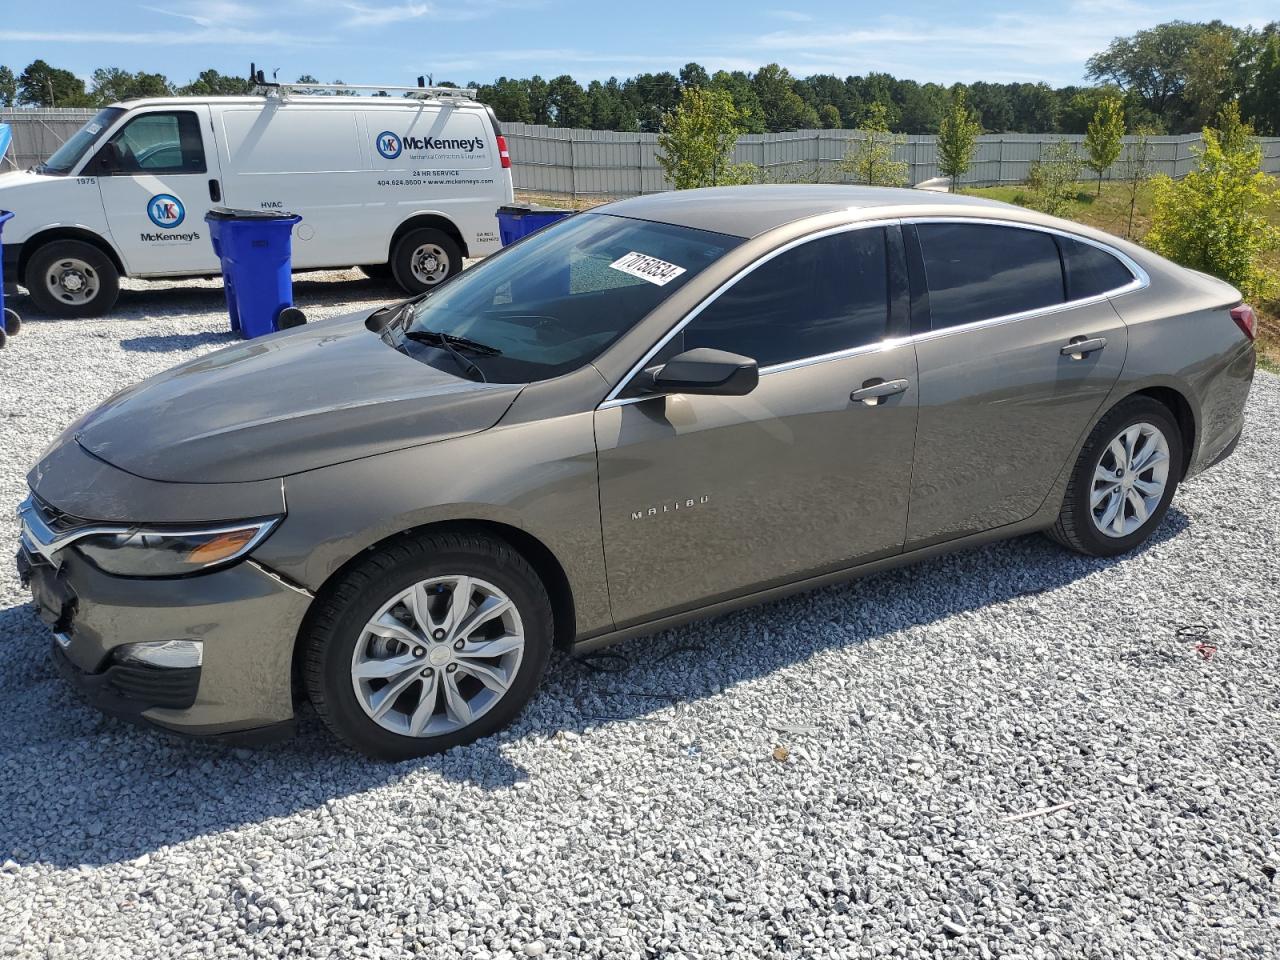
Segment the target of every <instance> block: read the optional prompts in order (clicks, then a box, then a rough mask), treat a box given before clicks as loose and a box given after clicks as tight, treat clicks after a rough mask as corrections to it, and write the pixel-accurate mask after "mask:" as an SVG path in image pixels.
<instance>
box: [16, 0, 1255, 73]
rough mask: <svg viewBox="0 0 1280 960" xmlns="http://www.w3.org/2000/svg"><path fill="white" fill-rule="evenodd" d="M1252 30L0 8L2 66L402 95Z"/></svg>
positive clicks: (904, 14)
mask: <svg viewBox="0 0 1280 960" xmlns="http://www.w3.org/2000/svg"><path fill="white" fill-rule="evenodd" d="M1214 18H1219V19H1222V20H1224V21H1226V22H1228V23H1232V24H1235V25H1237V26H1248V25H1252V26H1255V27H1257V26H1261V25H1263V24H1264V23H1265V22H1266V21H1267V20H1268V19H1273V18H1280V5H1278V4H1277V3H1276V0H1234V2H1230V0H1229V2H1219V0H1202V2H1198V3H1183V2H1178V0H1172V2H1163V3H1161V2H1154V3H1153V2H1146V0H1059V2H1054V3H1044V2H1038V3H1037V2H1029V0H1023V2H1008V0H966V2H959V3H958V2H955V0H950V2H939V0H895V2H892V3H875V4H871V3H858V2H849V0H844V2H840V0H819V2H809V3H802V2H799V0H793V2H788V0H774V2H761V0H735V2H719V0H717V2H705V0H701V2H700V0H683V2H676V0H644V2H634V0H632V2H621V3H619V2H617V0H452V2H434V0H251V2H246V0H145V2H140V0H44V2H40V3H33V2H30V0H0V63H4V64H7V65H9V66H10V67H12V68H13V69H14V70H15V71H19V70H21V69H22V67H24V66H25V65H26V64H27V63H29V62H30V61H31V60H33V59H36V58H37V57H39V58H43V59H45V60H47V61H49V62H50V63H52V64H53V65H55V66H59V67H65V68H67V69H70V70H72V71H74V72H75V73H77V74H79V75H80V76H83V77H85V78H88V76H89V75H90V74H91V73H92V71H93V69H94V68H95V67H99V66H117V67H122V68H124V69H127V70H147V71H158V72H160V73H163V74H165V75H166V76H168V77H169V78H170V79H171V80H175V81H177V82H179V83H184V82H186V81H188V80H190V79H191V78H192V77H193V76H194V75H195V74H196V73H197V72H199V70H201V69H205V68H207V67H214V68H216V69H218V70H220V71H221V72H223V73H234V74H244V73H246V72H247V70H248V64H249V61H251V60H252V61H255V62H256V63H257V64H258V66H259V67H261V68H264V69H265V70H266V72H267V74H268V75H270V74H271V73H272V71H273V70H275V69H276V68H278V69H279V77H280V79H281V80H296V79H297V77H298V76H299V75H300V74H304V73H307V74H312V75H313V76H315V77H317V78H318V79H319V80H321V81H324V82H330V81H333V80H337V79H341V80H344V81H346V82H348V83H369V84H386V85H396V86H408V85H412V84H413V83H414V82H415V79H416V78H417V76H418V75H419V74H433V75H434V78H435V80H436V81H440V80H452V81H454V82H457V83H467V82H469V81H480V82H486V81H490V80H493V79H494V78H495V77H498V76H501V75H506V76H513V77H527V76H531V75H533V74H535V73H537V74H541V75H542V76H543V77H545V78H551V77H554V76H557V75H559V74H562V73H568V74H570V75H572V76H573V77H575V78H576V79H578V80H580V81H582V82H583V83H585V82H587V81H589V80H594V79H600V80H604V79H607V78H608V77H610V76H617V77H619V78H623V77H627V76H630V75H633V74H636V73H644V72H650V71H659V70H670V71H672V72H677V71H678V70H679V69H680V67H681V66H683V65H684V64H685V63H688V62H689V61H691V60H695V61H697V62H698V63H701V64H702V65H703V66H705V67H706V68H707V69H708V70H710V71H712V72H714V71H715V70H718V69H721V68H723V69H728V70H734V69H741V70H754V69H755V68H756V67H758V66H760V65H761V64H765V63H770V62H777V63H781V64H782V65H783V66H785V67H787V68H789V69H790V70H791V72H792V73H793V74H795V75H797V76H805V75H808V74H812V73H834V74H837V75H839V76H845V75H848V74H866V73H868V72H870V71H884V72H888V73H892V74H894V75H895V76H898V77H902V78H909V79H913V80H918V81H920V82H927V81H934V82H938V83H944V84H950V83H953V82H956V81H966V82H967V81H973V80H990V81H993V82H1013V81H1017V82H1023V81H1030V82H1036V81H1041V80H1044V81H1047V82H1048V83H1050V84H1053V85H1055V86H1060V85H1065V84H1071V83H1080V82H1082V81H1084V79H1085V77H1084V75H1085V66H1084V64H1085V60H1086V59H1087V58H1088V57H1089V56H1090V55H1091V54H1093V53H1095V52H1097V51H1099V50H1102V49H1103V48H1105V47H1106V45H1107V44H1108V43H1109V42H1110V41H1111V39H1112V38H1113V37H1115V36H1117V35H1123V34H1129V33H1133V32H1134V31H1135V30H1139V29H1141V28H1144V27H1149V26H1153V25H1154V24H1157V23H1161V22H1164V21H1168V20H1173V19H1185V20H1210V19H1214Z"/></svg>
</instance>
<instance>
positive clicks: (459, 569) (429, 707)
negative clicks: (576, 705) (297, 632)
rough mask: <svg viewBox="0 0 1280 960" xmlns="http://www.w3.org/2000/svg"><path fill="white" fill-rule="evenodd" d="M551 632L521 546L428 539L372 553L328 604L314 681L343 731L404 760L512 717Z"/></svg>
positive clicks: (313, 632)
mask: <svg viewBox="0 0 1280 960" xmlns="http://www.w3.org/2000/svg"><path fill="white" fill-rule="evenodd" d="M551 636H552V622H551V603H550V601H549V600H548V598H547V593H546V590H545V588H544V587H543V585H542V582H541V580H540V579H539V578H538V576H537V574H536V573H535V572H534V571H533V568H532V567H530V566H529V564H528V563H527V562H526V561H525V559H524V558H523V557H522V556H520V555H519V554H518V553H516V552H515V551H514V550H513V549H511V547H510V546H508V545H507V544H505V543H503V542H501V541H498V540H491V539H488V538H485V537H476V536H458V535H443V536H424V537H419V538H414V539H411V540H405V541H403V542H401V543H398V544H395V545H393V546H390V547H387V548H384V549H382V550H380V551H378V552H376V553H374V554H372V555H371V556H370V557H369V558H367V559H366V560H363V561H362V562H361V563H360V564H359V565H358V566H356V567H355V568H353V569H352V570H351V571H350V572H348V573H347V574H346V575H344V576H343V578H342V580H341V581H340V582H339V583H338V584H337V586H335V587H334V588H333V589H332V590H331V591H329V592H328V594H327V595H326V596H325V598H324V599H323V600H322V601H320V606H319V607H318V609H317V612H316V614H315V616H314V617H313V618H312V623H311V629H310V631H309V636H308V637H307V638H306V640H305V642H306V648H305V661H304V677H305V680H306V684H307V691H308V693H309V694H310V697H311V701H312V703H313V704H314V705H315V707H316V710H317V711H318V712H319V714H320V716H321V717H323V718H324V721H325V723H326V724H328V725H329V727H330V729H331V730H333V732H334V733H335V734H337V735H338V736H339V737H340V738H341V739H343V740H345V741H346V742H347V743H349V744H350V745H351V746H353V747H355V748H356V749H357V750H359V751H361V752H362V753H366V754H369V755H370V756H374V757H378V758H380V759H384V760H403V759H406V758H408V757H417V756H423V755H425V754H430V753H437V752H439V751H441V750H447V749H449V748H450V747H454V746H458V745H460V744H464V743H470V742H471V741H472V740H475V739H478V738H480V737H484V736H488V735H489V734H491V733H494V732H495V731H497V730H499V729H501V728H502V727H504V726H506V725H507V724H508V723H510V722H511V720H512V719H514V718H515V716H516V715H517V714H519V712H520V710H521V709H522V708H523V707H524V705H525V703H526V702H528V700H529V698H530V697H531V696H532V695H533V691H534V690H535V689H536V687H537V684H538V680H539V678H540V677H541V676H542V671H543V668H544V667H545V665H546V661H547V657H548V656H549V654H550V652H551Z"/></svg>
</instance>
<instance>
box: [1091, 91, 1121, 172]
mask: <svg viewBox="0 0 1280 960" xmlns="http://www.w3.org/2000/svg"><path fill="white" fill-rule="evenodd" d="M1084 147H1085V149H1086V150H1087V151H1088V152H1089V159H1088V160H1086V161H1085V164H1086V165H1087V166H1088V167H1089V169H1090V170H1092V171H1093V172H1094V173H1096V174H1097V175H1098V189H1097V193H1098V195H1101V194H1102V175H1103V174H1104V173H1106V172H1107V171H1108V170H1109V169H1110V168H1111V165H1112V164H1113V163H1115V162H1116V161H1117V160H1118V159H1120V151H1121V150H1122V149H1123V148H1124V103H1123V102H1122V101H1121V100H1120V98H1119V97H1105V98H1103V100H1102V101H1101V102H1100V103H1099V104H1098V109H1097V110H1096V111H1094V114H1093V119H1092V120H1090V121H1089V132H1088V133H1086V134H1085V138H1084Z"/></svg>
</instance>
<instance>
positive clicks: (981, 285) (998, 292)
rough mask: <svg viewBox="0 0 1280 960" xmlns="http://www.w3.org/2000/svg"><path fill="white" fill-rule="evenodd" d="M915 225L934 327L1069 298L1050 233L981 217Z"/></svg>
mask: <svg viewBox="0 0 1280 960" xmlns="http://www.w3.org/2000/svg"><path fill="white" fill-rule="evenodd" d="M916 230H917V234H918V236H919V238H920V248H921V252H922V253H923V255H924V269H925V276H926V279H927V282H928V286H929V311H930V314H931V315H932V320H933V329H935V330H940V329H943V328H946V327H954V326H958V325H960V324H962V323H973V322H975V321H978V320H989V319H991V318H994V317H1004V316H1008V315H1010V314H1015V313H1026V312H1027V311H1030V310H1039V309H1041V308H1043V307H1049V306H1053V305H1054V304H1059V303H1063V302H1064V301H1065V299H1066V297H1065V293H1064V287H1063V281H1062V262H1061V260H1060V259H1059V257H1058V245H1057V244H1056V243H1055V242H1054V239H1053V235H1052V234H1050V233H1043V232H1041V231H1039V230H1022V229H1019V228H1018V227H1003V226H991V225H987V224H978V223H922V224H919V225H918V226H917V227H916Z"/></svg>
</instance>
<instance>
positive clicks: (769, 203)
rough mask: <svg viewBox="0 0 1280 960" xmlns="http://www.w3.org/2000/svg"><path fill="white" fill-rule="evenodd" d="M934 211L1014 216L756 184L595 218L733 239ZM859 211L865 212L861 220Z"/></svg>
mask: <svg viewBox="0 0 1280 960" xmlns="http://www.w3.org/2000/svg"><path fill="white" fill-rule="evenodd" d="M926 207H928V208H932V209H930V210H929V211H928V212H929V213H931V214H932V213H936V212H938V209H937V208H946V209H945V211H944V212H945V213H948V214H953V215H956V216H959V215H960V214H962V213H967V214H969V215H971V216H972V215H976V216H982V215H983V214H984V213H991V212H993V211H996V210H999V211H1004V212H1006V213H1007V212H1008V211H1011V210H1019V211H1021V212H1022V213H1024V214H1025V213H1026V211H1025V210H1022V208H1020V207H1013V206H1011V205H1010V204H1007V203H1001V202H999V201H998V200H988V199H986V198H984V197H969V196H963V195H960V196H957V195H953V194H949V193H937V192H935V191H932V190H911V189H906V188H903V187H866V186H854V185H851V184H826V183H823V184H807V183H806V184H800V183H794V184H793V183H779V184H757V185H752V186H743V187H704V188H701V189H697V190H674V191H671V192H669V193H654V194H649V195H647V196H642V197H632V198H630V199H627V200H619V201H617V202H615V203H610V204H606V205H604V206H600V207H596V208H595V210H596V212H599V213H611V214H615V215H617V216H620V217H634V218H635V219H637V220H654V221H657V222H659V223H672V224H676V225H677V226H682V227H693V228H695V229H698V230H710V231H712V232H714V233H727V234H730V235H732V236H737V237H755V236H759V235H760V234H762V233H765V232H767V231H769V230H772V229H774V228H775V227H780V226H782V225H783V224H786V223H793V222H794V221H796V220H804V219H807V218H809V217H817V216H821V215H823V214H830V213H839V212H842V211H848V212H849V213H850V214H853V215H852V216H851V217H850V219H851V220H853V219H866V218H868V217H869V216H874V217H881V216H884V217H894V216H911V215H913V214H915V213H924V212H925V211H924V209H916V208H926ZM863 211H871V213H869V214H863V213H862V212H863Z"/></svg>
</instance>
